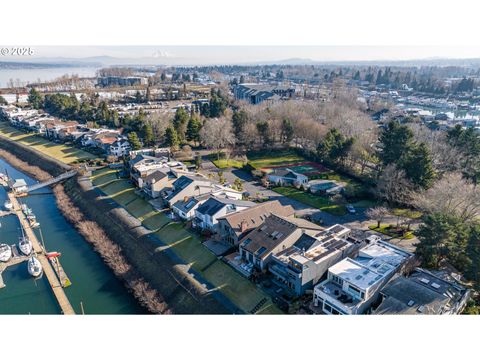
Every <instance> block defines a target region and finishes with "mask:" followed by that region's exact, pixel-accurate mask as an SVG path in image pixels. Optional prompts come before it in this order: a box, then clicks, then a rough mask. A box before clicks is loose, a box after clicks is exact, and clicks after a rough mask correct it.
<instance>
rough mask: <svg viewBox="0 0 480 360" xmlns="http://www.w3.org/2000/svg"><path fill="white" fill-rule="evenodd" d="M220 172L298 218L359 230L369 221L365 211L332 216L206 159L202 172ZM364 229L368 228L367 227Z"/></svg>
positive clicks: (253, 193)
mask: <svg viewBox="0 0 480 360" xmlns="http://www.w3.org/2000/svg"><path fill="white" fill-rule="evenodd" d="M219 171H223V176H224V177H225V179H226V180H227V181H228V182H229V183H231V184H233V183H234V182H235V180H236V179H237V178H238V179H240V180H242V181H243V188H244V191H246V192H248V193H250V195H252V196H255V195H257V194H258V195H259V196H261V197H265V198H268V199H270V200H278V201H280V203H281V204H282V205H285V206H286V205H291V206H292V207H293V208H294V209H295V213H296V214H297V215H298V216H301V217H303V216H310V217H311V218H312V220H314V221H322V224H323V225H325V226H330V225H334V224H344V225H348V226H351V227H352V228H353V227H355V228H358V226H360V225H361V224H363V222H365V221H366V220H368V219H367V217H366V216H365V214H364V212H365V210H364V209H357V214H347V215H343V216H335V215H331V214H329V213H327V212H324V211H321V210H319V209H317V208H314V207H311V206H309V205H306V204H304V203H302V202H299V201H297V200H294V199H291V198H289V197H286V196H284V195H281V194H279V193H277V192H275V191H273V190H269V189H266V188H264V187H263V186H262V185H261V184H260V183H259V182H258V181H256V180H255V179H254V178H253V177H252V175H251V174H249V173H247V172H245V171H243V170H239V169H222V170H220V169H218V168H217V167H216V166H215V165H214V164H213V163H212V162H211V161H210V160H208V159H205V161H204V162H203V163H202V172H204V173H218V172H219ZM364 228H367V226H365V227H364Z"/></svg>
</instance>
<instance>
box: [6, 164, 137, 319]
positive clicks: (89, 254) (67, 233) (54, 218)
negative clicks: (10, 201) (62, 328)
mask: <svg viewBox="0 0 480 360" xmlns="http://www.w3.org/2000/svg"><path fill="white" fill-rule="evenodd" d="M5 171H7V172H8V175H9V176H11V177H13V178H23V179H25V180H26V182H27V183H28V184H32V183H35V180H34V179H32V178H30V177H28V176H27V175H25V174H23V173H22V172H20V171H18V170H17V169H15V168H13V167H12V166H10V165H9V164H8V163H6V162H5V161H4V160H3V159H0V172H3V173H5ZM6 198H7V196H6V192H5V190H4V189H3V188H2V187H0V206H1V207H2V208H3V203H4V201H5V200H6ZM21 202H24V203H26V204H27V205H28V206H29V207H30V208H32V210H33V212H34V213H35V215H36V216H37V220H38V221H39V222H40V229H41V232H42V235H43V238H44V240H45V245H46V248H47V250H48V251H59V252H61V253H62V255H61V258H60V261H61V263H62V265H63V267H64V269H65V271H66V273H67V274H68V276H69V278H70V280H71V281H72V285H71V286H70V287H68V288H67V289H66V294H67V296H68V298H69V300H70V303H71V304H72V306H73V308H74V309H75V312H76V313H77V314H81V311H82V310H81V306H80V303H82V304H83V308H84V311H85V313H86V314H142V313H145V310H144V309H143V308H141V307H140V305H138V303H137V302H136V300H135V299H134V297H133V296H132V295H131V294H130V293H129V292H128V291H127V289H126V288H125V287H124V286H123V284H122V283H121V282H120V281H119V280H118V279H117V278H116V277H115V276H114V275H113V273H112V272H111V270H110V269H109V268H108V267H107V266H106V265H105V264H104V263H103V261H102V259H101V258H100V256H99V255H98V254H97V253H95V252H94V250H93V249H92V247H91V246H90V245H89V244H88V243H87V242H86V241H85V240H84V239H83V238H82V236H80V234H78V233H77V232H76V230H75V229H74V228H73V227H72V226H71V225H70V224H69V223H68V222H67V221H66V220H65V218H64V217H63V216H62V214H61V213H60V211H59V210H58V208H57V206H56V203H55V197H54V196H53V194H52V193H51V192H50V189H49V188H44V189H40V190H38V191H36V193H34V194H32V195H30V196H28V197H26V198H22V199H21ZM0 223H1V227H0V243H6V244H9V245H12V244H15V243H17V242H18V238H19V236H20V235H21V229H20V224H19V221H18V219H17V218H16V217H15V216H11V215H9V216H5V217H3V218H0ZM35 231H36V233H37V235H38V236H40V233H39V230H38V229H36V230H35ZM2 276H3V280H4V282H5V284H6V287H4V288H2V289H0V314H59V313H60V309H59V307H58V305H57V303H56V300H55V298H54V296H53V294H52V291H51V289H50V285H49V284H48V281H47V280H46V278H45V277H42V278H40V279H37V280H34V279H33V278H32V277H30V275H29V274H28V272H27V268H26V264H25V263H22V264H19V265H16V266H13V267H10V268H8V269H7V270H6V271H5V272H4V273H3V275H2Z"/></svg>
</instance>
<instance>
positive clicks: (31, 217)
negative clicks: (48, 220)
mask: <svg viewBox="0 0 480 360" xmlns="http://www.w3.org/2000/svg"><path fill="white" fill-rule="evenodd" d="M27 220H28V223H29V224H30V227H31V228H36V227H39V226H40V223H39V222H37V217H36V216H35V215H33V214H32V215H27Z"/></svg>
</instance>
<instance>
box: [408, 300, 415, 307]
mask: <svg viewBox="0 0 480 360" xmlns="http://www.w3.org/2000/svg"><path fill="white" fill-rule="evenodd" d="M414 304H415V301H413V300H410V301H409V302H408V303H407V305H408V306H413V305H414Z"/></svg>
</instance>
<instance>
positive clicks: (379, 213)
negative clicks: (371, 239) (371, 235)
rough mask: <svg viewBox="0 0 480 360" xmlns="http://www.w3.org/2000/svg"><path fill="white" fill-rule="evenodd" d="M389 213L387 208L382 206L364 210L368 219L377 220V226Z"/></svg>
mask: <svg viewBox="0 0 480 360" xmlns="http://www.w3.org/2000/svg"><path fill="white" fill-rule="evenodd" d="M389 214H390V212H389V211H388V209H387V208H386V207H384V206H377V207H374V208H370V209H368V210H367V211H366V212H365V215H367V216H368V217H369V218H370V219H372V220H376V221H377V228H379V227H380V225H381V223H382V221H383V220H384V219H385V218H386V217H387V216H388V215H389Z"/></svg>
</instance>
